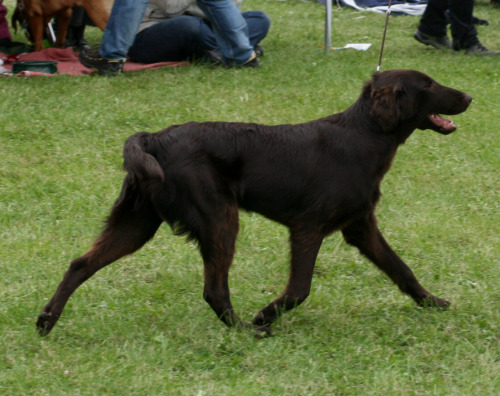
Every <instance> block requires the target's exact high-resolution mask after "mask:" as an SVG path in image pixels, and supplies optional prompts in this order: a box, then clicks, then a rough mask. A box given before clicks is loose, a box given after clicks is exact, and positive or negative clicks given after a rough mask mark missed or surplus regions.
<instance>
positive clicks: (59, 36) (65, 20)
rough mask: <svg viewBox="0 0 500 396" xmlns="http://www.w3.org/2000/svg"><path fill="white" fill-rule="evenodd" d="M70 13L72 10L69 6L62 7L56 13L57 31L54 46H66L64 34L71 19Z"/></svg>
mask: <svg viewBox="0 0 500 396" xmlns="http://www.w3.org/2000/svg"><path fill="white" fill-rule="evenodd" d="M72 14H73V10H72V9H71V8H66V9H63V10H61V11H59V12H58V13H57V14H56V18H57V32H56V42H55V43H54V47H56V48H64V47H65V46H66V35H67V33H68V28H69V23H70V21H71V15H72ZM45 26H47V25H45Z"/></svg>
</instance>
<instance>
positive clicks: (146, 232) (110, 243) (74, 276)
mask: <svg viewBox="0 0 500 396" xmlns="http://www.w3.org/2000/svg"><path fill="white" fill-rule="evenodd" d="M161 222H162V220H161V219H160V217H159V216H158V215H157V214H156V212H155V211H154V209H153V208H152V206H151V204H150V203H142V204H141V205H139V204H137V205H136V204H135V203H134V202H131V200H128V201H127V200H122V201H121V202H119V203H117V204H116V205H115V207H114V208H113V210H112V212H111V215H110V216H109V218H108V222H107V225H106V227H105V229H104V231H103V232H102V234H101V235H100V236H99V237H98V238H97V240H96V241H95V242H94V244H93V245H92V247H91V249H90V250H89V251H88V252H87V253H85V254H84V255H83V256H81V257H79V258H77V259H75V260H73V261H72V262H71V265H70V266H69V269H68V270H67V272H66V274H65V275H64V278H63V280H62V282H61V283H60V284H59V286H58V288H57V291H56V293H55V294H54V296H53V297H52V299H51V300H50V301H49V303H48V304H47V305H46V306H45V307H44V308H43V310H42V313H41V314H40V316H39V317H38V321H37V323H36V325H37V328H38V331H39V332H40V334H41V335H46V334H48V333H49V332H50V330H51V329H52V328H53V327H54V325H55V324H56V322H57V320H58V319H59V316H60V315H61V313H62V311H63V309H64V306H65V305H66V302H67V301H68V299H69V298H70V296H71V294H72V293H73V292H74V291H75V290H76V289H77V288H78V287H79V286H80V285H81V284H82V283H83V282H85V281H86V280H87V279H89V278H90V277H91V276H92V275H93V274H95V273H96V272H97V271H98V270H100V269H101V268H103V267H105V266H106V265H108V264H111V263H112V262H113V261H116V260H118V259H119V258H121V257H123V256H125V255H127V254H130V253H133V252H134V251H136V250H138V249H139V248H140V247H142V246H143V245H144V244H145V243H146V242H147V241H148V240H150V239H151V238H152V237H153V236H154V234H155V233H156V231H157V229H158V227H159V226H160V224H161Z"/></svg>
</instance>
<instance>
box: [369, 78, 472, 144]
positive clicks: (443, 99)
mask: <svg viewBox="0 0 500 396" xmlns="http://www.w3.org/2000/svg"><path fill="white" fill-rule="evenodd" d="M366 89H367V90H369V92H370V97H371V99H372V107H371V111H370V115H371V116H372V117H373V119H374V120H375V121H376V122H377V123H378V124H379V125H380V127H381V128H382V129H383V130H384V131H385V132H393V131H394V132H396V131H397V130H398V129H399V128H404V129H412V130H413V129H415V128H418V129H432V130H433V131H436V132H439V133H441V134H443V135H447V134H449V133H451V132H453V131H455V130H456V129H457V127H456V126H455V124H453V121H451V120H447V119H445V118H443V117H442V116H441V115H440V114H444V115H455V114H460V113H462V112H464V111H465V110H466V109H467V107H468V106H469V104H470V103H471V101H472V97H471V96H470V95H467V94H466V93H464V92H460V91H458V90H456V89H453V88H449V87H445V86H443V85H441V84H439V83H437V82H436V81H434V80H433V79H432V78H430V77H429V76H427V75H425V74H423V73H420V72H418V71H415V70H388V71H384V72H382V73H375V74H374V75H373V79H372V81H371V82H369V83H368V84H367V86H366Z"/></svg>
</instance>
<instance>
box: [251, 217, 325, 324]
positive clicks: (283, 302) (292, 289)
mask: <svg viewBox="0 0 500 396" xmlns="http://www.w3.org/2000/svg"><path fill="white" fill-rule="evenodd" d="M323 238H324V235H323V234H322V233H321V232H320V231H319V230H318V229H317V228H316V227H312V226H311V227H305V226H301V227H296V228H293V229H292V228H291V229H290V245H291V253H292V256H291V264H290V277H289V280H288V284H287V286H286V288H285V291H284V292H283V294H282V295H281V297H279V298H277V299H276V300H274V301H273V302H271V303H270V304H269V305H268V306H266V307H265V308H263V309H262V310H261V311H260V312H259V313H258V314H257V316H256V317H255V318H254V320H253V325H254V327H255V328H256V329H257V330H261V331H265V332H267V333H269V327H270V325H271V324H272V323H273V322H274V321H275V320H276V319H277V318H278V316H279V315H281V314H282V313H283V312H286V311H289V310H290V309H293V308H295V307H296V306H298V305H299V304H302V303H303V302H304V301H305V299H306V298H307V297H308V296H309V292H310V291H311V281H312V276H313V271H314V264H315V262H316V257H317V255H318V252H319V249H320V247H321V243H322V242H323Z"/></svg>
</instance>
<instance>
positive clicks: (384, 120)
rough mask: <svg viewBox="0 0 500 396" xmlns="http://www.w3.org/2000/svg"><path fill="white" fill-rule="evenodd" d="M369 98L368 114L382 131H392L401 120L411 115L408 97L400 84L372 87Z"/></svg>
mask: <svg viewBox="0 0 500 396" xmlns="http://www.w3.org/2000/svg"><path fill="white" fill-rule="evenodd" d="M371 99H372V101H373V104H372V108H371V110H370V115H371V116H372V117H373V119H374V120H375V121H377V123H378V124H379V125H380V127H381V128H382V129H383V130H384V132H391V131H393V130H394V129H395V128H396V127H397V126H398V125H399V123H400V122H401V121H402V120H404V119H407V118H409V117H411V114H409V112H411V110H410V109H411V105H410V103H409V98H408V95H407V93H406V90H405V88H404V86H402V85H401V84H397V85H394V86H384V87H380V88H373V89H372V91H371Z"/></svg>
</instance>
